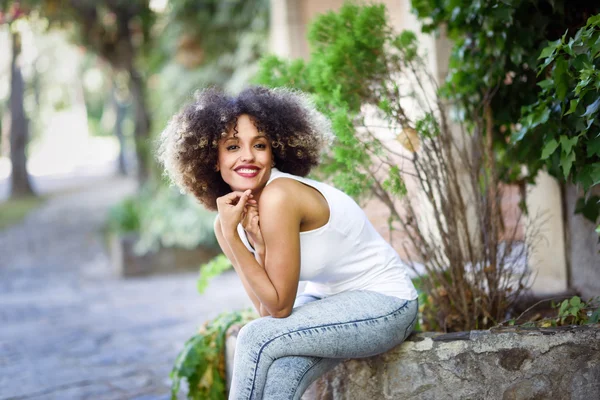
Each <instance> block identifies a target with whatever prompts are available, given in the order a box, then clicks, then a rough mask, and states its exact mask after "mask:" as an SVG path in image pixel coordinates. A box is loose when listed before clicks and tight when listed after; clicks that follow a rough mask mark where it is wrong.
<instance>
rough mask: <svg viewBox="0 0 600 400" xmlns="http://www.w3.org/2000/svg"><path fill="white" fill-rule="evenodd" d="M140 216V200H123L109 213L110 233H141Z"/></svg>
mask: <svg viewBox="0 0 600 400" xmlns="http://www.w3.org/2000/svg"><path fill="white" fill-rule="evenodd" d="M140 214H141V204H140V201H139V199H137V198H135V197H130V198H127V199H125V200H123V201H122V202H120V203H119V204H117V205H115V206H113V207H111V208H110V210H109V211H108V220H107V225H108V229H109V231H111V232H115V233H120V234H125V233H138V232H139V231H140Z"/></svg>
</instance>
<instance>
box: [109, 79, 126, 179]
mask: <svg viewBox="0 0 600 400" xmlns="http://www.w3.org/2000/svg"><path fill="white" fill-rule="evenodd" d="M117 91H118V89H117V88H116V84H114V83H113V89H112V94H111V97H112V101H111V102H112V107H114V110H115V126H114V132H115V136H116V137H117V139H118V140H119V159H118V172H119V175H122V176H126V175H127V163H126V160H125V158H126V157H125V150H126V149H127V143H126V141H125V135H124V134H123V121H125V116H126V115H127V107H126V106H125V105H124V104H123V102H122V101H121V99H120V98H119V94H118V93H117Z"/></svg>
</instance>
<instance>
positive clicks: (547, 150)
mask: <svg viewBox="0 0 600 400" xmlns="http://www.w3.org/2000/svg"><path fill="white" fill-rule="evenodd" d="M557 147H558V142H557V141H556V140H555V139H552V140H550V141H549V142H548V143H546V145H545V146H544V150H542V160H546V159H547V158H548V157H550V156H551V155H552V154H553V153H554V152H555V151H556V148H557Z"/></svg>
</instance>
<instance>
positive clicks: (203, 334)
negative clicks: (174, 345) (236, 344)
mask: <svg viewBox="0 0 600 400" xmlns="http://www.w3.org/2000/svg"><path fill="white" fill-rule="evenodd" d="M255 318H257V315H256V314H255V313H254V312H253V311H251V310H244V311H235V312H230V313H223V314H221V315H219V316H218V317H217V318H215V319H214V320H212V321H209V322H207V323H205V324H204V325H203V326H202V327H201V328H200V330H199V332H198V333H197V334H196V335H194V336H193V337H191V338H190V339H189V340H188V341H187V342H186V343H185V346H184V348H183V350H182V351H181V352H180V353H179V355H178V356H177V359H176V361H175V366H174V367H173V370H172V371H171V379H172V380H173V383H172V386H171V398H172V399H173V400H176V399H177V393H178V392H179V390H180V387H181V381H182V380H185V381H187V385H188V394H187V398H188V399H190V400H224V399H226V398H227V397H226V389H227V387H226V381H225V339H226V338H225V334H226V333H227V329H229V327H230V326H232V325H234V324H241V325H243V324H246V323H248V322H249V321H251V320H253V319H255Z"/></svg>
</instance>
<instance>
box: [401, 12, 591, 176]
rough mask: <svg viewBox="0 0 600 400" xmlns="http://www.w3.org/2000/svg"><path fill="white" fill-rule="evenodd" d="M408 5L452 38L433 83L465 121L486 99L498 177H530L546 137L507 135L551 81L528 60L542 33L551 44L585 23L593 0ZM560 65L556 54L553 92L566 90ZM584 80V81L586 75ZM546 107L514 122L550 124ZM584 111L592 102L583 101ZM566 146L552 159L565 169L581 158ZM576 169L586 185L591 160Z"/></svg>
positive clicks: (515, 131)
mask: <svg viewBox="0 0 600 400" xmlns="http://www.w3.org/2000/svg"><path fill="white" fill-rule="evenodd" d="M412 8H413V11H414V12H415V14H416V15H417V17H418V18H419V19H420V20H421V22H422V23H423V31H425V32H434V31H441V30H443V31H445V32H446V33H447V36H448V37H449V38H450V39H451V40H452V42H453V46H452V53H451V57H450V65H449V73H448V76H447V77H446V81H445V83H444V84H443V85H442V88H441V91H442V93H443V94H444V95H445V96H446V97H448V98H449V99H451V100H452V101H453V103H454V104H455V105H456V106H457V107H458V108H459V109H460V110H459V111H460V112H458V113H457V116H459V118H462V119H464V121H463V122H464V123H466V124H474V123H475V122H476V119H477V118H481V116H482V107H481V105H482V104H483V103H484V102H485V101H488V102H490V104H491V108H492V113H493V138H494V151H495V155H496V158H497V165H498V167H499V171H498V172H499V177H500V178H501V179H502V180H503V181H506V182H511V183H520V184H523V183H533V182H534V180H535V177H536V175H537V173H538V171H539V170H540V169H541V168H542V167H544V166H545V165H547V163H546V160H543V159H540V150H541V149H543V148H544V146H546V144H547V142H546V141H545V140H544V135H541V134H539V130H538V131H536V134H529V135H528V136H527V140H513V141H512V142H511V138H512V139H518V137H519V135H520V134H522V133H523V132H522V130H521V129H520V127H519V125H518V124H517V122H519V120H521V119H522V118H521V110H522V108H523V107H524V106H528V105H531V104H534V103H535V102H536V101H538V97H537V96H538V93H539V92H540V90H544V88H546V89H549V87H550V86H551V85H552V82H550V81H546V79H547V77H546V76H545V75H544V74H542V75H539V74H538V70H536V68H535V66H536V65H537V64H538V61H537V57H538V55H539V54H540V52H541V51H542V49H543V48H544V47H546V44H547V43H548V41H549V40H551V41H554V42H553V43H554V46H556V47H558V44H559V43H560V42H562V41H563V40H567V43H568V42H569V41H570V39H569V38H570V37H572V36H574V35H575V32H576V31H577V30H578V29H579V28H581V27H582V26H583V25H584V24H585V23H586V18H587V17H586V16H590V15H594V14H597V13H599V12H600V3H598V2H596V1H587V2H586V1H566V0H510V1H496V0H475V1H473V0H412ZM565 32H566V34H565ZM565 35H566V36H565ZM561 36H562V39H561ZM596 45H597V44H596ZM546 51H548V50H546ZM549 56H551V54H550V53H549V54H544V60H545V59H546V58H547V57H549ZM551 62H552V61H549V62H548V64H546V65H549V64H550V63H551ZM565 66H566V65H565V64H564V63H563V62H562V61H561V62H560V63H559V65H558V66H557V67H556V74H557V75H559V79H558V82H559V85H558V86H557V87H556V89H555V93H556V95H557V97H558V98H559V99H562V98H563V96H567V93H568V92H569V87H568V86H567V84H568V80H567V78H566V77H563V75H564V74H565V73H567V71H566V70H565ZM552 68H554V66H552ZM584 69H585V70H586V72H585V73H586V74H589V76H590V77H591V76H592V75H593V74H595V73H597V67H596V69H595V70H596V72H593V71H594V69H593V68H584ZM582 72H583V71H582ZM582 79H583V82H585V79H587V78H586V77H585V76H583V75H582ZM591 79H593V78H591ZM589 83H590V84H592V82H591V80H590V82H589ZM586 85H587V84H586ZM574 87H575V86H573V88H574ZM578 96H579V95H578ZM585 103H586V104H591V103H588V102H587V101H585ZM592 103H593V102H592ZM568 105H569V103H567V106H568ZM582 106H583V105H582ZM551 110H552V112H553V113H555V112H557V111H556V110H555V109H551ZM549 111H550V110H545V109H538V110H536V112H534V113H532V114H531V115H529V116H527V117H526V118H527V119H525V120H524V121H523V122H521V123H525V124H526V125H528V126H540V125H546V127H551V125H552V124H553V122H551V121H550V122H549V121H545V120H546V118H550V120H552V119H553V118H551V116H550V114H549ZM565 111H568V108H567V110H565ZM565 111H563V112H565ZM586 111H587V110H585V111H581V112H580V111H579V109H578V113H579V115H583V114H585V112H586ZM592 112H593V108H591V109H590V113H592ZM588 115H590V114H588ZM574 136H575V135H574ZM559 137H560V135H557V137H556V144H559V143H560V141H559V140H558V139H559ZM566 138H569V139H571V136H570V135H566ZM553 145H554V144H550V145H549V146H553ZM568 145H569V144H568V143H567V144H566V146H568ZM550 149H551V147H549V148H548V149H547V150H546V152H549V151H550ZM570 153H571V152H569V154H565V155H564V156H563V157H562V165H559V164H560V161H561V157H560V155H558V156H557V160H556V161H557V164H556V165H559V166H560V167H561V168H563V167H564V169H565V170H570V169H571V168H572V167H573V165H580V164H579V163H581V161H583V160H582V159H578V158H574V157H573V155H570ZM586 157H587V156H586ZM522 165H526V166H527V169H526V170H524V169H523V168H521V167H522ZM524 171H526V172H524ZM581 174H582V175H583V176H585V177H587V180H588V185H589V184H590V182H589V181H590V176H591V175H593V174H594V171H593V168H592V167H591V166H588V167H587V169H586V170H585V171H583V172H582V173H581ZM562 177H563V178H564V174H562Z"/></svg>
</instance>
